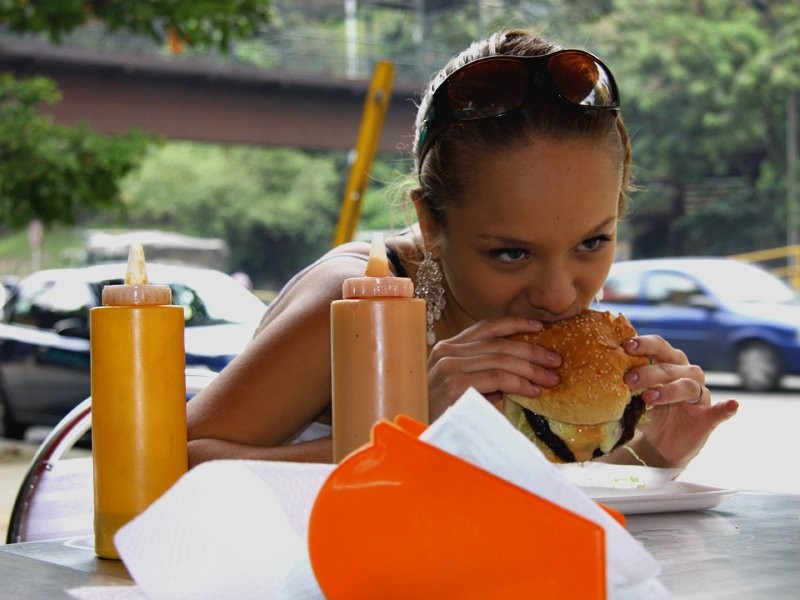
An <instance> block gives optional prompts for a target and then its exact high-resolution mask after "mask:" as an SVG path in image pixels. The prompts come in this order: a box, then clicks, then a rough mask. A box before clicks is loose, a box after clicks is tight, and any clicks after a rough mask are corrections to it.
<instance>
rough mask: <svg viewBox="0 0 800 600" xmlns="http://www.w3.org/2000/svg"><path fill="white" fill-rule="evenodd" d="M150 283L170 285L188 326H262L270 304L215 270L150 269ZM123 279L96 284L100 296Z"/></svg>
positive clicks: (174, 299) (173, 300) (174, 302)
mask: <svg viewBox="0 0 800 600" xmlns="http://www.w3.org/2000/svg"><path fill="white" fill-rule="evenodd" d="M148 276H149V277H150V283H153V284H168V285H169V287H170V288H171V289H172V303H173V304H177V305H180V306H183V307H184V311H185V312H186V325H187V326H197V325H217V324H224V323H247V324H253V323H258V322H259V321H260V320H261V317H262V316H263V314H264V311H265V310H266V305H265V304H264V303H263V302H262V301H261V300H259V299H258V298H257V297H256V296H255V294H253V293H251V292H250V291H248V290H247V289H245V288H244V287H243V286H242V285H241V284H240V283H238V282H237V281H236V280H234V279H231V278H230V277H228V276H227V275H225V274H223V273H221V272H218V271H213V270H200V271H190V270H183V271H181V272H173V271H162V270H161V269H159V268H157V267H153V266H151V267H149V270H148ZM122 282H123V280H122V279H110V280H105V281H102V282H98V283H95V284H93V287H95V293H96V294H97V297H98V298H99V297H100V292H101V290H102V288H103V286H104V285H107V284H112V285H119V284H121V283H122Z"/></svg>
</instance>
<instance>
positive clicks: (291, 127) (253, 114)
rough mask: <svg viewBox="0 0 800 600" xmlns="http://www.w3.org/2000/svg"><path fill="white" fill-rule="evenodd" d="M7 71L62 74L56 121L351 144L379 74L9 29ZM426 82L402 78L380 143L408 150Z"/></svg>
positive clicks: (234, 140)
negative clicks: (84, 44)
mask: <svg viewBox="0 0 800 600" xmlns="http://www.w3.org/2000/svg"><path fill="white" fill-rule="evenodd" d="M0 71H3V72H11V73H13V74H14V75H15V76H16V77H17V78H25V77H31V76H34V75H44V76H47V77H50V78H51V79H53V80H54V81H55V82H56V83H57V84H58V86H59V87H60V89H61V91H62V92H63V99H62V100H61V102H60V103H59V104H57V105H55V106H51V107H43V108H44V110H47V111H48V112H50V113H51V114H52V115H53V116H54V118H55V120H56V122H58V123H62V124H65V125H73V124H77V123H79V122H81V121H83V122H86V123H87V124H89V125H90V126H91V127H92V128H93V129H94V130H96V131H99V132H102V133H107V134H114V133H119V132H122V131H126V130H128V129H131V128H133V127H138V128H140V129H142V130H144V131H147V132H151V133H154V134H157V135H160V136H163V137H165V138H169V139H175V140H195V141H202V142H213V143H222V144H254V145H259V146H291V147H297V148H304V149H350V148H352V147H353V146H354V145H355V143H356V137H357V134H358V129H359V125H360V120H361V114H362V110H363V106H364V99H365V95H366V91H367V88H368V86H369V81H366V80H348V79H344V78H335V77H332V76H314V75H301V74H298V73H292V72H289V71H283V70H274V71H267V70H260V69H256V68H251V67H244V66H237V65H222V64H219V63H213V62H210V61H205V60H192V59H184V58H178V59H172V58H169V57H160V56H139V55H127V54H117V53H114V54H98V53H97V52H89V51H86V50H79V49H74V48H62V47H55V46H51V45H48V44H45V43H41V42H31V41H24V40H14V39H9V38H0ZM423 84H424V82H419V83H417V84H409V83H407V82H404V83H402V84H401V83H399V82H397V81H395V86H394V91H393V94H392V101H391V104H390V106H389V109H388V112H387V115H386V122H385V124H384V129H383V133H382V136H381V142H380V150H381V151H385V152H401V153H407V152H408V151H409V146H410V143H411V136H412V135H413V123H414V114H415V101H416V100H417V98H418V93H419V90H421V89H422V86H423Z"/></svg>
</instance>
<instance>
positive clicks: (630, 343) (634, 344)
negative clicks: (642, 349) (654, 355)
mask: <svg viewBox="0 0 800 600" xmlns="http://www.w3.org/2000/svg"><path fill="white" fill-rule="evenodd" d="M623 346H625V348H626V349H627V350H636V349H637V348H638V347H639V340H636V339H632V340H627V341H626V342H625V343H624V344H623Z"/></svg>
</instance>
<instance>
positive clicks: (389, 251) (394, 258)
mask: <svg viewBox="0 0 800 600" xmlns="http://www.w3.org/2000/svg"><path fill="white" fill-rule="evenodd" d="M386 258H388V259H389V262H390V263H392V266H393V267H394V274H395V275H397V276H398V277H408V273H407V272H406V268H405V267H404V266H403V262H402V261H401V260H400V256H399V255H398V254H397V251H396V250H395V249H394V248H392V247H391V246H389V245H388V244H387V245H386Z"/></svg>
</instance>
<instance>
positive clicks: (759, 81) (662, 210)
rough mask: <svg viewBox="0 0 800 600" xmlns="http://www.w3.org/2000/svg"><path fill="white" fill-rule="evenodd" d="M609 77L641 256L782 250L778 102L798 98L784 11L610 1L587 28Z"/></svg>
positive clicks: (794, 19)
mask: <svg viewBox="0 0 800 600" xmlns="http://www.w3.org/2000/svg"><path fill="white" fill-rule="evenodd" d="M588 29H589V30H590V31H591V32H592V38H593V39H594V41H595V43H596V47H597V48H598V51H599V52H601V53H602V54H603V56H605V57H608V60H609V62H611V63H612V66H613V68H614V69H615V70H616V71H617V72H618V73H620V83H621V87H622V90H621V92H622V96H623V103H624V105H625V106H624V110H625V115H626V121H627V123H628V125H629V127H630V128H631V130H632V134H633V136H632V139H633V148H634V156H635V159H636V164H637V169H638V170H637V177H638V183H639V185H640V186H641V187H642V191H641V192H639V193H638V194H637V195H636V200H635V202H636V203H635V205H634V213H633V216H632V224H633V229H634V232H635V234H638V250H639V253H641V254H665V253H668V254H686V253H699V252H705V253H720V254H721V253H731V252H737V251H743V250H749V249H753V248H757V247H763V246H769V245H780V244H782V243H783V240H785V239H786V238H785V210H784V207H785V202H784V198H785V196H784V189H785V188H784V182H785V177H786V162H785V148H786V137H785V128H784V123H785V119H786V113H785V99H786V95H787V93H788V91H789V90H790V89H794V90H798V89H800V6H799V5H798V4H797V3H796V2H794V1H792V0H776V1H773V2H760V1H751V0H695V1H693V2H683V1H682V0H668V1H663V0H662V1H659V2H655V1H648V0H616V1H615V2H614V3H613V11H612V12H610V13H608V15H607V16H605V17H603V18H601V19H599V20H597V21H596V22H594V23H590V24H589V25H588Z"/></svg>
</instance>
